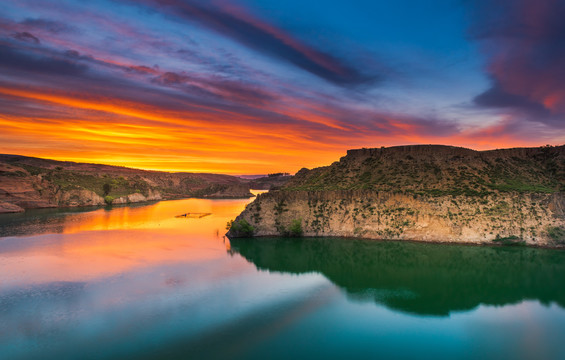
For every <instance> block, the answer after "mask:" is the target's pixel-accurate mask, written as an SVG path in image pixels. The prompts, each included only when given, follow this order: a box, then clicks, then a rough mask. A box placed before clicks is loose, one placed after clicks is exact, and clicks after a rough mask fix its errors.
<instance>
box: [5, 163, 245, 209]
mask: <svg viewBox="0 0 565 360" xmlns="http://www.w3.org/2000/svg"><path fill="white" fill-rule="evenodd" d="M252 196H253V195H252V194H251V193H250V192H249V186H248V181H246V180H244V179H240V178H238V177H235V176H229V175H220V174H200V173H169V172H160V171H146V170H139V169H131V168H125V167H119V166H109V165H99V164H84V163H75V162H68V161H55V160H48V159H39V158H32V157H25V156H18V155H0V213H2V212H20V211H24V210H25V209H31V208H47V207H68V206H96V205H98V206H99V205H104V204H107V203H112V204H128V203H135V202H143V201H152V200H161V199H175V198H183V197H208V198H215V197H221V198H226V197H231V198H244V197H252Z"/></svg>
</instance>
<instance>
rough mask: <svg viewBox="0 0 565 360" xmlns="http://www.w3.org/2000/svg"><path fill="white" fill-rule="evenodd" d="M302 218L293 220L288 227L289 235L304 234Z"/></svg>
mask: <svg viewBox="0 0 565 360" xmlns="http://www.w3.org/2000/svg"><path fill="white" fill-rule="evenodd" d="M302 233H303V231H302V219H295V220H292V222H291V223H290V226H289V227H288V235H289V236H292V237H298V236H302Z"/></svg>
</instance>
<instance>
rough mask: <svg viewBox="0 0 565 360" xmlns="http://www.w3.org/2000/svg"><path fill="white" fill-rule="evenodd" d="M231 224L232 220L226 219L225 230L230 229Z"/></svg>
mask: <svg viewBox="0 0 565 360" xmlns="http://www.w3.org/2000/svg"><path fill="white" fill-rule="evenodd" d="M232 225H233V220H230V221H228V222H227V223H226V230H227V231H230V229H231V227H232Z"/></svg>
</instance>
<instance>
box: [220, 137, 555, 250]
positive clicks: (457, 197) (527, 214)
mask: <svg viewBox="0 0 565 360" xmlns="http://www.w3.org/2000/svg"><path fill="white" fill-rule="evenodd" d="M241 220H245V221H246V222H247V223H249V224H250V227H251V228H252V230H253V231H248V230H249V229H250V227H246V226H243V227H241V226H239V224H240V223H239V222H240V221H241ZM235 224H236V226H235V228H232V229H231V230H230V231H229V232H228V235H229V236H231V237H237V236H245V235H249V234H251V233H253V235H255V236H279V235H293V234H294V235H296V234H298V233H301V234H304V235H306V236H316V235H323V236H346V237H361V238H372V239H399V240H421V241H442V242H466V243H512V244H530V245H542V246H561V245H563V244H565V146H558V147H550V146H546V147H539V148H515V149H503V150H491V151H474V150H470V149H464V148H457V147H450V146H438V145H414V146H397V147H390V148H377V149H359V150H349V151H348V152H347V155H346V156H345V157H342V158H341V159H340V160H339V161H338V162H335V163H333V164H331V165H330V166H326V167H320V168H316V169H312V170H308V169H302V170H300V171H299V172H298V173H297V174H296V175H295V176H294V177H293V178H292V179H291V180H290V181H289V182H288V183H287V184H286V185H284V186H282V187H281V188H280V190H278V191H271V192H269V193H268V194H263V195H261V196H259V197H258V198H257V199H256V200H255V201H254V202H253V203H251V204H250V205H248V207H247V208H246V210H245V211H244V212H243V213H242V214H241V215H240V216H239V217H238V218H237V219H236V222H235Z"/></svg>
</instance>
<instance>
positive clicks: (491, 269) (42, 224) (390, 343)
mask: <svg viewBox="0 0 565 360" xmlns="http://www.w3.org/2000/svg"><path fill="white" fill-rule="evenodd" d="M248 202H249V200H197V199H188V200H178V201H164V202H159V203H156V204H150V205H143V206H136V207H120V208H113V209H95V210H92V209H82V210H80V209H79V210H73V211H69V210H42V211H30V212H28V213H26V214H11V215H2V216H0V358H1V359H99V358H104V359H112V358H115V359H128V358H135V359H145V358H147V359H149V358H159V359H164V358H173V359H174V358H180V359H215V358H219V359H222V358H223V359H289V358H290V359H292V358H307V359H330V358H371V359H374V358H395V359H409V358H418V359H426V358H429V359H432V358H433V359H442V358H460V359H473V358H476V359H509V358H513V359H565V252H564V251H554V250H553V251H552V250H543V249H527V248H489V247H470V246H443V245H431V244H417V243H401V242H370V241H359V240H351V239H348V240H343V239H293V240H285V239H262V240H253V239H240V240H237V241H233V242H231V243H230V242H229V241H228V240H227V239H224V237H223V234H224V232H225V229H224V227H225V224H226V222H227V221H228V220H229V219H233V218H234V217H235V216H236V215H237V214H238V213H239V212H240V211H241V210H242V209H243V208H244V207H245V205H246V204H247V203H248ZM187 212H202V213H211V214H212V215H209V216H206V217H203V218H176V217H175V215H179V214H183V213H187Z"/></svg>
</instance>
